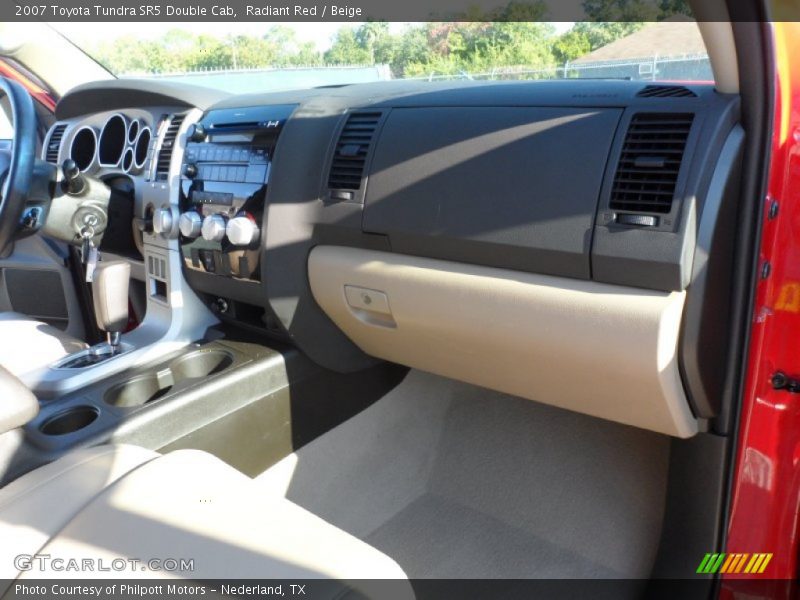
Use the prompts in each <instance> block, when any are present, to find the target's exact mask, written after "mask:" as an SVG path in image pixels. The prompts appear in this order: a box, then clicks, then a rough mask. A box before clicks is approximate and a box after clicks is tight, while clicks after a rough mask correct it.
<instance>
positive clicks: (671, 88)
mask: <svg viewBox="0 0 800 600" xmlns="http://www.w3.org/2000/svg"><path fill="white" fill-rule="evenodd" d="M636 96H637V97H639V98H697V94H695V93H694V92H693V91H692V90H690V89H689V88H687V87H686V86H683V85H646V86H644V87H643V88H642V89H641V90H639V92H638V93H637V94H636Z"/></svg>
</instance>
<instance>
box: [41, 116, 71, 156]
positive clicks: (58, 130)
mask: <svg viewBox="0 0 800 600" xmlns="http://www.w3.org/2000/svg"><path fill="white" fill-rule="evenodd" d="M66 130H67V124H66V123H57V124H56V125H55V126H54V127H53V131H52V132H51V133H50V139H49V140H47V152H46V153H45V156H44V159H45V160H46V161H47V162H49V163H52V164H54V165H55V164H58V151H59V149H60V148H61V140H62V139H63V138H64V132H65V131H66Z"/></svg>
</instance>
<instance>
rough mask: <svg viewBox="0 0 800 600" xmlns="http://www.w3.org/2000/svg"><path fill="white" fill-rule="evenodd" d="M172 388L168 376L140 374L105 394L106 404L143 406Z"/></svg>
mask: <svg viewBox="0 0 800 600" xmlns="http://www.w3.org/2000/svg"><path fill="white" fill-rule="evenodd" d="M171 389H172V382H171V381H169V378H168V377H159V376H158V375H157V374H155V373H153V374H152V375H140V376H138V377H134V378H133V379H129V380H128V381H124V382H122V383H120V384H119V385H115V386H114V387H112V388H111V389H110V390H108V391H107V392H106V394H105V401H106V404H111V405H112V406H120V407H123V408H124V407H130V406H142V405H143V404H147V403H148V402H152V401H153V400H158V399H159V398H161V397H162V396H164V395H165V394H166V393H167V392H169V391H170V390H171Z"/></svg>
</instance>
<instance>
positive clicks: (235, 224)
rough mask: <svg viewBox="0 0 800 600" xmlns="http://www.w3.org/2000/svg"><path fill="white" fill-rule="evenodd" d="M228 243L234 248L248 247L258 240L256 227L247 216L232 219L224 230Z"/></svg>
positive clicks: (253, 221) (252, 219)
mask: <svg viewBox="0 0 800 600" xmlns="http://www.w3.org/2000/svg"><path fill="white" fill-rule="evenodd" d="M225 232H226V233H227V234H228V241H229V242H230V243H231V244H233V245H234V246H249V245H250V244H253V243H254V242H255V241H256V240H257V239H258V225H256V220H255V219H254V218H253V217H252V216H251V215H249V214H246V215H240V216H238V217H234V218H233V219H231V220H230V221H228V226H227V228H226V229H225Z"/></svg>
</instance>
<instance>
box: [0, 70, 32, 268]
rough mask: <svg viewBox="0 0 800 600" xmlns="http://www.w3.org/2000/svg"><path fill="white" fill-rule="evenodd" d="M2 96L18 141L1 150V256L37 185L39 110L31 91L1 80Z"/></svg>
mask: <svg viewBox="0 0 800 600" xmlns="http://www.w3.org/2000/svg"><path fill="white" fill-rule="evenodd" d="M0 93H4V94H5V97H6V98H7V99H8V103H9V105H10V106H11V117H12V121H13V124H14V139H13V140H12V141H11V149H10V150H3V149H0V181H2V185H0V254H2V252H3V251H4V250H5V249H6V247H7V246H8V244H9V243H11V242H12V241H13V240H14V238H15V234H16V232H17V230H18V229H19V222H20V218H21V217H22V213H23V212H24V210H25V204H26V201H27V198H28V194H29V193H30V189H31V185H32V182H33V167H34V164H35V162H36V111H35V110H34V108H33V100H32V99H31V96H30V94H28V92H27V90H26V89H25V88H24V87H22V86H21V85H20V84H19V83H17V82H16V81H11V80H10V79H6V78H5V77H0Z"/></svg>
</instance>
